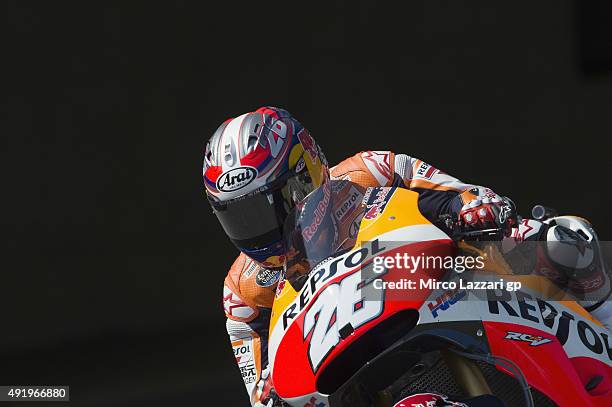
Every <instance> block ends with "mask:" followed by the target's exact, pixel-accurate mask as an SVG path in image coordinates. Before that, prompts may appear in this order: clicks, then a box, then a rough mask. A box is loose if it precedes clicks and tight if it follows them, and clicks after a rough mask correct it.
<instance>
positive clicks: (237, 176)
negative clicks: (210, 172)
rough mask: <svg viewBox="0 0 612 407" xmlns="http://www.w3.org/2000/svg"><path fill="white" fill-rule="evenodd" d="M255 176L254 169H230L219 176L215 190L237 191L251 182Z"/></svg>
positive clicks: (255, 171)
mask: <svg viewBox="0 0 612 407" xmlns="http://www.w3.org/2000/svg"><path fill="white" fill-rule="evenodd" d="M257 174H258V173H257V169H256V168H254V167H247V166H244V167H237V168H232V169H231V170H228V171H226V172H224V173H223V174H221V176H220V177H219V179H218V180H217V189H218V190H219V191H223V192H232V191H237V190H239V189H241V188H244V187H246V186H247V185H249V184H250V183H251V182H253V180H255V178H257Z"/></svg>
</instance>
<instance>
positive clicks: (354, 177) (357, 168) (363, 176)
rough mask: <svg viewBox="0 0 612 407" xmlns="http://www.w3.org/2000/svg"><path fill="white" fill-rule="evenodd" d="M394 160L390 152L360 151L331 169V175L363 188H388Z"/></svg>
mask: <svg viewBox="0 0 612 407" xmlns="http://www.w3.org/2000/svg"><path fill="white" fill-rule="evenodd" d="M394 160H395V155H394V154H393V152H391V151H361V152H359V153H357V154H355V155H353V156H352V157H349V158H347V159H345V160H344V161H341V162H340V163H338V165H336V166H335V167H333V168H332V169H331V175H332V177H334V178H337V179H349V180H351V181H353V182H355V183H357V184H360V185H362V186H364V187H369V186H389V185H391V184H392V183H393V179H394Z"/></svg>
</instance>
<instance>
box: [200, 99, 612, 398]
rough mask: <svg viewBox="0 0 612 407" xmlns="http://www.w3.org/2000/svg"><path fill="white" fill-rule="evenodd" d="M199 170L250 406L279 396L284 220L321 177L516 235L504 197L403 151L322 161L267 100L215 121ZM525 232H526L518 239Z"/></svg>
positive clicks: (430, 213) (433, 216) (431, 214)
mask: <svg viewBox="0 0 612 407" xmlns="http://www.w3.org/2000/svg"><path fill="white" fill-rule="evenodd" d="M203 175H204V182H205V186H206V192H207V197H208V199H209V201H210V203H211V205H212V207H213V211H214V213H215V215H216V216H217V218H218V220H219V222H220V223H221V225H222V227H223V229H224V231H225V232H226V234H227V235H228V237H229V238H230V239H231V241H232V242H233V243H234V245H235V246H236V247H237V248H238V249H239V250H240V252H241V253H240V254H239V255H238V257H237V258H236V260H235V261H234V263H233V264H232V266H231V268H230V270H229V272H228V274H227V276H226V278H225V281H224V289H223V305H224V310H225V314H226V316H227V325H226V326H227V331H228V334H229V336H230V340H231V343H232V347H233V349H234V355H235V357H236V361H237V363H238V366H239V368H240V371H241V374H242V377H243V380H244V383H245V386H246V389H247V391H248V393H249V397H250V401H251V404H252V405H254V406H261V405H272V403H273V402H274V400H275V399H276V397H275V394H274V390H273V384H272V382H271V380H270V375H269V366H268V363H267V339H268V325H269V320H270V312H271V307H272V303H273V301H274V297H275V292H276V286H277V284H278V281H279V278H280V274H281V271H282V265H283V262H284V260H285V256H286V253H285V250H284V249H285V248H284V247H283V243H282V239H281V236H282V226H283V222H284V219H285V217H286V215H287V214H288V213H289V211H290V210H291V209H292V208H293V207H294V206H295V205H296V204H297V203H299V202H300V201H301V200H303V199H304V197H306V196H307V195H308V194H309V193H310V192H312V191H313V190H314V189H315V188H317V187H319V186H320V185H321V184H322V183H325V182H327V181H328V180H329V179H346V180H350V181H352V182H354V183H356V184H358V185H360V186H363V187H378V186H387V187H389V186H396V187H401V188H407V189H410V190H413V191H416V192H418V193H419V198H418V205H419V210H420V211H421V212H422V213H423V215H425V216H426V217H427V218H428V219H429V220H430V221H432V222H433V223H436V224H438V225H439V226H440V227H442V228H444V224H443V223H441V222H440V221H439V219H440V217H441V216H442V215H448V216H450V217H451V218H452V219H455V220H459V221H460V222H461V223H463V224H464V225H466V226H467V227H469V228H473V229H486V228H492V227H499V228H502V229H504V230H506V231H507V233H508V234H509V235H510V234H511V233H518V232H513V230H512V227H513V226H516V225H514V223H513V222H514V219H513V218H512V216H510V212H511V211H512V209H511V205H510V203H509V201H508V200H507V199H505V198H502V197H501V196H499V195H497V194H496V193H495V192H493V191H492V190H491V189H489V188H485V187H481V186H476V185H471V184H466V183H463V182H461V181H459V180H458V179H456V178H454V177H452V176H450V175H448V174H446V173H444V172H442V171H440V170H438V169H437V168H435V167H433V166H431V165H429V164H427V163H425V162H423V161H422V160H419V159H417V158H414V157H411V156H409V155H407V154H395V153H393V152H390V151H365V152H360V153H357V154H355V155H354V156H352V157H349V158H347V159H346V160H344V161H342V162H340V163H339V164H337V165H336V166H334V167H332V168H329V166H328V163H327V160H326V159H325V156H324V154H323V152H322V150H321V148H320V147H319V146H318V145H317V144H316V142H315V141H314V139H313V138H312V136H311V135H310V134H309V132H308V131H307V130H306V129H305V128H304V127H303V126H302V125H301V124H300V123H299V122H298V121H297V120H296V119H295V118H293V117H292V116H291V115H290V114H289V113H288V112H287V111H285V110H283V109H279V108H274V107H262V108H260V109H257V110H256V111H254V112H249V113H245V114H243V115H241V116H238V117H236V118H234V119H229V120H227V121H225V122H224V123H222V124H221V126H220V127H219V128H218V129H217V130H216V131H215V133H214V134H213V136H212V137H211V139H210V140H209V142H208V144H207V146H206V150H205V158H204V174H203ZM340 215H342V214H340ZM319 225H320V221H319V222H317V220H316V219H315V221H314V222H313V223H312V225H311V230H310V232H309V233H312V234H313V236H314V235H315V234H316V233H317V232H321V231H317V228H318V226H319ZM518 226H519V229H520V227H521V225H518ZM515 229H516V228H515ZM538 230H540V228H538ZM542 230H543V229H542ZM521 233H522V232H521ZM527 235H529V236H527ZM536 235H537V236H540V235H538V234H533V236H536ZM517 236H519V235H518V234H517ZM531 236H532V235H531V234H529V233H527V232H525V233H523V237H524V238H530V237H531ZM509 239H514V240H517V239H516V236H515V237H512V236H511V237H509ZM608 285H609V284H608Z"/></svg>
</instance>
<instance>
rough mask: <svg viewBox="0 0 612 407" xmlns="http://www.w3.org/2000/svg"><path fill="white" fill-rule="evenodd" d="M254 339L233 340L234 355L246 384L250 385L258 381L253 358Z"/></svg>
mask: <svg viewBox="0 0 612 407" xmlns="http://www.w3.org/2000/svg"><path fill="white" fill-rule="evenodd" d="M252 346H253V340H252V339H243V340H239V341H235V342H232V348H233V349H234V357H235V358H236V363H238V367H239V368H240V374H241V375H242V380H244V384H246V385H249V384H253V383H255V381H257V369H256V368H255V360H254V358H253V348H252Z"/></svg>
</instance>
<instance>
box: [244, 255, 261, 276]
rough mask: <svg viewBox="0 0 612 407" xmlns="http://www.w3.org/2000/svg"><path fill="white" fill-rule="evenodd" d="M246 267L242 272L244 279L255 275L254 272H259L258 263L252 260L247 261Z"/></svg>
mask: <svg viewBox="0 0 612 407" xmlns="http://www.w3.org/2000/svg"><path fill="white" fill-rule="evenodd" d="M245 266H246V267H245V268H244V270H243V271H242V276H243V277H244V278H249V277H251V275H253V272H254V271H255V270H257V267H258V266H257V263H255V262H254V261H253V260H250V259H249V260H248V261H247V264H246V265H245Z"/></svg>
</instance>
